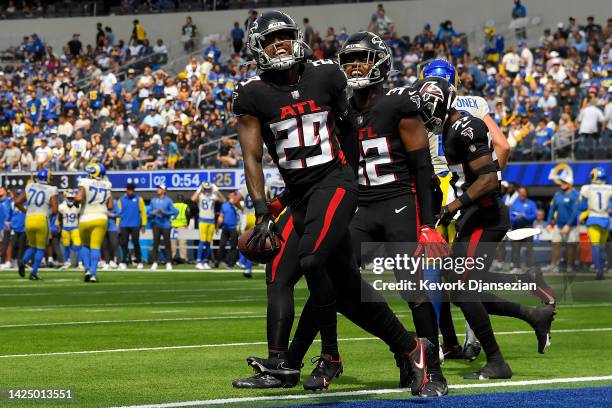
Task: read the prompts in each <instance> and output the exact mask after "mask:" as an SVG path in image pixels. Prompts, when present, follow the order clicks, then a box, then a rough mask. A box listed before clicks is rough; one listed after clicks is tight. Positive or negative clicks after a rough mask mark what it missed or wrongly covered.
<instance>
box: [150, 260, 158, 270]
mask: <svg viewBox="0 0 612 408" xmlns="http://www.w3.org/2000/svg"><path fill="white" fill-rule="evenodd" d="M151 270H152V271H156V270H157V262H153V264H152V265H151Z"/></svg>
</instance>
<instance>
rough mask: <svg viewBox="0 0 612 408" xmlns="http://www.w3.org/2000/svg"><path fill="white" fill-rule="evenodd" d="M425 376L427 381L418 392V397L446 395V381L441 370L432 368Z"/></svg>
mask: <svg viewBox="0 0 612 408" xmlns="http://www.w3.org/2000/svg"><path fill="white" fill-rule="evenodd" d="M430 370H431V369H430ZM427 377H428V378H427V379H428V381H427V383H426V384H425V385H424V386H423V389H422V390H421V392H420V393H419V396H420V397H425V398H432V397H443V396H444V395H448V384H447V383H446V378H444V375H443V374H442V370H440V369H438V370H432V371H430V372H429V374H428V375H427Z"/></svg>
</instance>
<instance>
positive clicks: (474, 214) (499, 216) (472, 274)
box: [445, 203, 510, 361]
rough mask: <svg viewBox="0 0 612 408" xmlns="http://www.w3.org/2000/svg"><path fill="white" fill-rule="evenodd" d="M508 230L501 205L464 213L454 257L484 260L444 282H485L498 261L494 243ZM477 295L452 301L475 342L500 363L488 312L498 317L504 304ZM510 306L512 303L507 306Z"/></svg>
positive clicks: (454, 296)
mask: <svg viewBox="0 0 612 408" xmlns="http://www.w3.org/2000/svg"><path fill="white" fill-rule="evenodd" d="M508 227H509V220H508V210H507V208H505V207H504V206H503V205H501V203H495V204H494V205H493V206H491V207H489V208H484V209H480V208H478V207H476V206H473V207H470V208H468V209H467V210H464V213H463V215H462V216H461V217H460V218H459V220H457V228H458V235H457V238H456V239H455V242H454V243H453V256H454V257H455V258H464V259H465V258H480V259H482V260H483V264H484V266H483V267H482V268H474V269H471V270H470V269H468V270H466V271H465V272H464V273H463V274H457V273H455V272H454V271H446V272H447V273H446V274H445V278H446V280H447V281H449V282H458V281H464V282H465V281H467V280H469V279H483V278H484V277H485V275H486V274H487V273H488V271H489V269H490V267H491V263H492V262H493V259H495V254H496V252H497V251H496V246H495V245H494V244H495V243H498V242H500V241H501V240H502V239H503V238H504V236H505V235H506V231H507V230H508ZM484 295H485V294H479V293H476V292H474V291H471V292H466V291H451V292H450V293H449V296H450V299H451V301H453V303H455V304H456V305H457V306H458V307H459V308H460V309H461V311H462V312H463V315H464V316H465V319H466V320H467V322H468V323H469V324H470V327H471V328H472V330H473V331H474V334H475V335H476V338H477V339H478V340H479V341H480V343H481V345H482V348H483V349H484V351H485V353H486V355H487V359H488V360H489V361H492V360H501V359H503V356H502V354H501V351H500V349H499V346H498V344H497V341H496V340H495V335H494V333H493V327H492V326H491V320H490V319H489V312H488V311H487V309H490V310H491V314H497V313H495V312H494V311H495V310H497V311H499V312H501V311H502V309H504V304H502V303H500V304H499V305H497V304H496V301H497V300H499V301H500V302H505V301H502V300H501V299H499V298H497V297H496V296H494V295H492V294H488V295H487V300H488V301H492V302H493V303H492V304H490V305H485V304H484V303H483V301H484V300H485V299H483V296H484ZM506 303H510V302H506Z"/></svg>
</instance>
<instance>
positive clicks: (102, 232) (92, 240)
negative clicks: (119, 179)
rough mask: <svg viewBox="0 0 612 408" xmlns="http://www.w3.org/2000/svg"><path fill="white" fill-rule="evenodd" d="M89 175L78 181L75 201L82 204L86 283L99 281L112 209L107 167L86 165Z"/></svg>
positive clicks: (81, 233) (82, 240)
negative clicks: (102, 249) (98, 274)
mask: <svg viewBox="0 0 612 408" xmlns="http://www.w3.org/2000/svg"><path fill="white" fill-rule="evenodd" d="M85 171H86V172H87V174H88V177H86V178H85V177H84V178H81V179H80V180H79V191H78V193H77V195H76V197H75V200H76V201H78V202H79V203H81V218H80V220H79V235H80V236H81V243H82V246H81V257H82V261H83V264H84V265H85V279H84V280H85V282H92V283H94V282H97V278H96V272H97V270H98V261H99V260H100V249H101V248H102V243H103V242H104V237H105V236H106V230H107V228H108V211H109V210H112V209H113V197H112V194H111V190H112V188H113V186H112V184H111V183H110V181H108V179H107V178H106V177H105V174H106V169H105V168H104V166H103V165H101V164H99V163H95V164H89V165H87V166H86V167H85Z"/></svg>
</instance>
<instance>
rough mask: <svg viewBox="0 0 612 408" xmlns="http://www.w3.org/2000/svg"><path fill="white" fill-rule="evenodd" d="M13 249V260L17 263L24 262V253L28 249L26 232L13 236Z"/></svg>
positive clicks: (15, 233)
mask: <svg viewBox="0 0 612 408" xmlns="http://www.w3.org/2000/svg"><path fill="white" fill-rule="evenodd" d="M10 242H11V248H13V259H17V262H22V259H23V253H24V252H25V249H26V234H25V232H14V231H13V233H12V234H11V239H10Z"/></svg>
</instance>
